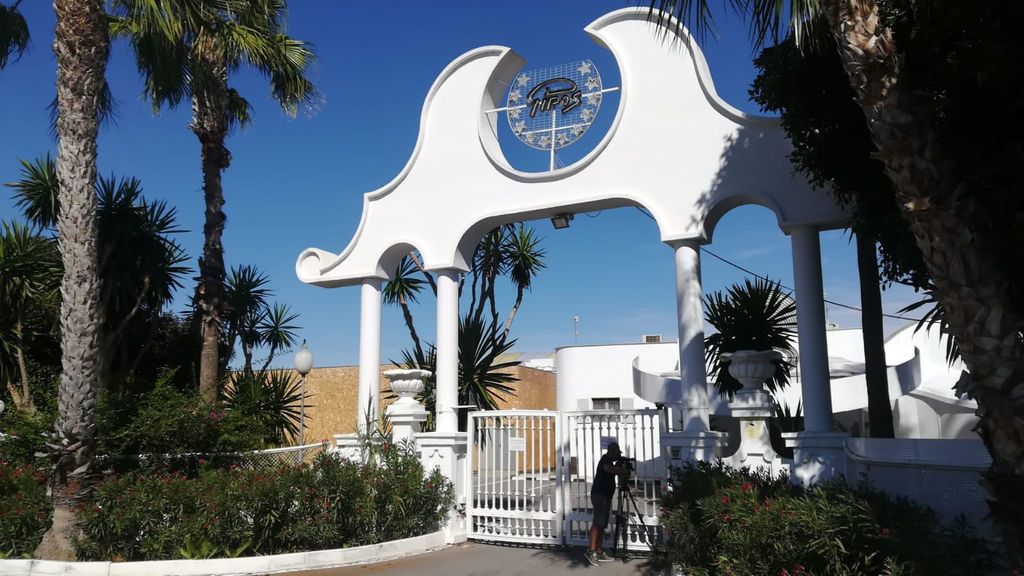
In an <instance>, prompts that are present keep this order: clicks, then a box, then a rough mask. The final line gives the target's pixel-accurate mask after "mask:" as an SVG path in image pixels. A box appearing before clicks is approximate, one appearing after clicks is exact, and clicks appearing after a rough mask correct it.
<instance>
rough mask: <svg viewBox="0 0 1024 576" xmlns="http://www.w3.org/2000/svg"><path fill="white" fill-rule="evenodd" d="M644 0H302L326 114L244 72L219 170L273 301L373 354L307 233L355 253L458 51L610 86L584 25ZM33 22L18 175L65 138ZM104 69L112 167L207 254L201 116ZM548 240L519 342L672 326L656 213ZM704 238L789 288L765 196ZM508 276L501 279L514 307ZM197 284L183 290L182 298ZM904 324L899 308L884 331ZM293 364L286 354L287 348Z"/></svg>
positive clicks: (45, 37)
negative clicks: (512, 59) (241, 114)
mask: <svg viewBox="0 0 1024 576" xmlns="http://www.w3.org/2000/svg"><path fill="white" fill-rule="evenodd" d="M634 4H635V1H633V0H631V1H623V0H591V1H588V2H579V1H577V2H543V1H539V0H522V1H520V2H516V3H510V2H484V1H478V0H462V1H453V0H443V1H442V0H435V1H431V2H414V1H412V0H405V1H400V2H393V3H388V9H387V11H382V10H381V9H379V8H377V7H376V6H378V4H376V3H372V2H328V1H326V0H292V2H291V7H290V14H289V33H290V34H291V35H292V36H294V37H296V38H300V39H303V40H306V41H309V42H312V43H313V44H314V45H315V46H316V49H317V51H318V54H319V62H318V64H317V66H316V69H315V70H314V72H313V78H314V80H315V81H316V83H317V84H318V86H319V88H320V90H321V91H322V93H323V95H324V99H323V102H322V104H321V106H320V107H319V109H318V110H317V111H316V112H315V114H312V115H305V116H299V117H298V118H294V119H292V118H288V117H286V116H285V115H283V114H282V113H281V112H280V110H279V109H278V108H277V107H276V105H275V104H274V103H273V102H272V101H271V100H270V98H269V94H268V89H267V86H266V83H265V82H264V81H263V79H262V78H261V77H260V76H258V75H256V74H253V73H245V72H243V73H241V74H239V75H238V76H237V77H236V78H235V79H234V80H233V84H234V85H235V87H237V88H238V89H239V91H240V92H242V94H243V95H245V96H246V97H247V98H248V99H249V101H250V102H251V103H252V104H253V105H254V108H255V121H254V123H253V125H252V126H251V127H249V128H248V129H246V130H243V131H239V132H236V133H235V134H233V135H232V136H231V137H230V138H229V141H228V147H229V149H230V150H231V152H232V156H233V160H232V164H231V167H230V168H229V169H228V171H227V172H226V173H225V175H224V193H225V197H226V199H227V204H226V205H225V211H226V213H227V215H228V224H227V231H226V233H225V237H224V245H225V248H226V258H227V261H228V263H229V264H231V265H234V264H255V265H257V266H259V267H260V268H261V269H263V270H265V271H266V272H267V273H268V274H269V275H270V276H271V279H272V287H273V288H274V289H275V290H276V292H277V299H278V300H280V301H283V302H286V303H288V304H290V305H291V306H292V307H293V308H294V310H295V311H297V312H299V313H300V314H301V317H300V321H299V324H300V325H301V326H302V327H303V330H302V331H301V333H302V336H303V337H304V338H306V339H308V340H309V343H310V347H311V349H312V350H313V353H314V357H315V359H316V364H317V365H320V366H325V365H338V364H352V363H355V362H356V360H357V358H358V322H359V320H358V317H359V295H358V292H359V291H358V289H356V288H345V289H336V290H324V289H321V288H315V287H310V286H305V285H303V284H301V283H300V282H299V281H298V280H297V279H296V278H295V274H294V263H295V258H296V256H297V255H298V253H299V252H300V251H301V250H302V249H303V248H305V247H307V246H316V247H320V248H324V249H326V250H330V251H340V250H341V249H342V248H343V247H344V246H345V245H346V244H347V243H348V241H349V239H350V238H351V236H352V234H353V233H354V232H355V229H356V226H357V224H358V222H359V217H360V211H361V202H362V198H361V197H362V194H363V193H364V192H366V191H370V190H374V189H376V188H378V187H379V186H381V185H382V184H385V183H386V182H388V181H390V180H391V179H392V177H393V176H394V175H395V174H397V173H398V172H399V171H400V170H401V168H402V167H403V166H404V165H405V163H406V161H407V159H408V157H409V154H410V152H411V151H412V148H413V145H414V143H415V140H416V135H417V130H418V124H419V115H420V109H421V106H422V100H423V97H424V96H425V94H426V92H427V90H428V88H429V87H430V85H431V83H432V82H433V81H434V78H435V77H436V76H437V74H438V73H439V72H440V71H441V70H442V69H443V68H444V67H445V65H447V64H448V63H449V62H450V61H451V60H452V59H454V58H455V57H457V56H458V55H459V54H462V53H463V52H466V51H468V50H470V49H473V48H475V47H478V46H481V45H487V44H501V45H505V46H510V47H512V48H514V49H515V50H516V51H517V52H518V53H519V54H521V55H522V56H523V57H525V58H526V60H527V65H526V67H527V68H538V67H546V66H551V65H556V64H559V63H563V62H567V61H572V60H579V59H584V58H590V59H592V60H593V61H594V62H595V63H596V64H597V66H598V67H599V69H600V71H601V74H602V76H603V78H604V81H605V85H606V86H613V85H618V84H617V83H618V71H617V70H616V69H615V65H614V60H613V59H612V58H611V55H610V54H609V53H607V52H606V51H605V50H604V49H602V48H600V47H598V46H597V45H595V44H594V43H593V42H591V40H590V39H589V38H588V37H587V36H586V34H585V33H584V32H583V30H582V29H583V27H584V26H585V25H586V24H588V23H590V22H591V21H593V20H594V19H595V18H597V17H598V16H600V15H601V14H604V13H606V12H608V11H611V10H614V9H617V8H621V7H624V6H630V5H634ZM21 8H22V11H23V13H24V14H25V16H26V18H27V19H28V21H29V24H30V27H31V31H32V38H33V42H32V49H31V52H30V53H29V54H27V55H26V56H25V57H24V58H22V60H21V61H19V62H17V63H15V64H13V65H10V66H9V67H8V68H7V69H6V70H4V71H3V72H0V133H2V134H3V136H4V137H3V138H0V182H11V181H13V180H16V179H17V177H18V170H19V164H18V159H19V158H32V157H35V156H38V155H42V154H45V153H47V152H51V153H53V152H54V151H55V143H54V141H53V140H52V138H51V137H50V134H49V120H48V112H47V110H46V105H47V103H49V102H50V100H51V99H52V98H53V94H54V92H53V91H54V80H55V76H56V69H55V64H54V58H53V53H52V51H51V49H50V44H51V42H52V37H53V25H54V21H53V20H54V17H53V9H52V7H51V3H50V2H48V1H46V0H27V1H26V2H24V3H23V4H22V6H21ZM702 45H703V48H704V51H705V54H706V56H707V59H708V62H709V65H710V68H711V73H712V76H713V77H714V81H715V84H716V87H717V89H718V92H719V94H720V95H721V96H722V97H723V98H724V99H725V100H727V101H728V102H730V103H731V104H732V105H733V106H735V107H737V108H739V109H741V110H744V111H747V112H754V113H756V112H758V109H757V106H756V105H755V104H753V103H751V102H749V100H748V98H747V88H748V86H749V84H750V82H751V80H752V79H753V78H754V76H755V71H754V68H753V66H752V64H751V61H752V57H753V55H754V53H753V51H752V49H751V46H750V44H749V42H748V39H747V34H746V29H745V28H744V24H743V22H742V21H741V20H740V19H739V18H738V17H737V16H735V15H734V14H731V13H725V12H723V13H722V14H720V15H719V37H718V38H717V39H713V38H709V39H706V40H704V42H703V43H702ZM107 76H108V79H109V81H110V83H111V87H112V89H113V92H114V95H115V97H116V98H117V100H118V103H119V104H118V113H117V120H116V124H114V125H111V126H108V127H106V128H105V129H104V130H103V133H102V134H101V137H100V148H99V150H100V155H99V166H100V170H101V171H102V172H103V173H105V174H109V173H114V174H117V175H123V176H135V177H138V178H140V179H141V180H142V182H143V185H144V187H145V191H146V195H147V196H148V197H151V198H163V199H166V200H167V201H168V202H169V203H170V204H172V205H174V206H176V207H177V208H178V210H179V218H180V223H181V224H182V227H183V228H185V229H186V230H188V231H189V232H187V233H186V234H183V235H182V236H181V241H182V244H183V245H184V246H185V248H186V250H187V251H188V252H189V254H190V255H191V256H192V257H193V267H194V262H195V260H194V258H195V257H197V256H198V255H199V253H200V249H201V246H202V234H201V230H202V214H203V204H202V180H201V173H200V163H199V144H198V142H197V141H196V138H195V136H194V135H193V134H192V133H191V132H190V131H189V130H188V128H187V126H188V120H189V110H188V108H187V107H183V108H181V109H180V110H173V111H164V112H162V113H161V114H159V115H155V114H153V113H152V111H151V109H150V107H149V106H148V105H147V104H146V103H144V102H142V101H141V99H140V97H139V94H140V92H141V84H140V82H139V80H138V77H137V74H136V71H135V65H134V62H133V61H132V58H131V56H130V54H129V53H128V51H127V49H126V46H125V45H124V44H123V43H119V44H116V45H115V47H114V49H113V51H112V56H111V59H110V63H109V65H108V70H107ZM616 104H617V101H616V99H615V98H608V99H607V100H606V101H605V103H604V105H603V108H602V113H601V114H600V119H601V120H602V121H603V122H604V123H603V124H602V123H601V122H599V123H598V125H597V126H595V128H594V129H593V130H591V132H590V133H588V134H587V136H586V137H585V138H584V139H583V141H581V142H580V144H578V145H576V146H575V147H572V148H568V149H566V150H565V151H564V154H563V155H562V156H561V157H560V160H561V161H562V162H564V163H569V162H572V161H573V160H574V159H575V158H578V157H579V156H581V155H582V154H583V153H585V152H586V151H587V149H588V146H589V145H590V144H592V143H593V142H595V141H596V140H598V139H599V138H600V136H601V135H602V134H603V129H604V128H605V127H606V126H607V121H608V120H609V119H610V118H611V116H612V115H613V109H614V106H615V105H616ZM503 144H504V150H505V153H506V155H507V156H509V158H510V160H511V161H512V162H513V164H515V165H516V166H518V167H520V168H522V169H528V170H541V169H544V168H545V167H546V162H547V159H546V157H545V155H544V154H543V153H538V152H536V151H533V150H531V149H529V148H526V147H525V146H523V145H521V144H518V143H516V142H514V141H507V142H503ZM18 217H19V214H18V213H17V211H16V210H15V209H14V208H13V205H12V203H11V201H10V194H9V191H6V190H0V218H2V219H4V220H9V219H17V218H18ZM534 225H535V226H536V228H537V229H538V231H539V233H540V235H541V236H542V237H543V238H544V243H543V246H544V248H545V250H546V251H547V255H548V256H547V264H548V268H547V269H546V270H545V271H544V272H543V273H542V274H541V275H540V277H539V278H538V279H537V281H536V284H535V287H534V290H533V292H532V293H531V294H529V295H528V296H527V298H526V301H525V303H524V306H523V308H522V310H521V311H520V314H519V315H518V316H517V318H516V321H515V327H514V330H513V333H514V334H515V335H516V336H518V338H519V343H518V346H517V349H518V350H520V351H524V352H544V351H550V350H553V349H554V348H555V347H556V346H563V345H567V344H572V342H573V331H572V330H573V326H572V317H573V316H574V315H578V316H579V317H580V342H581V343H588V344H596V343H608V342H624V341H636V340H638V339H639V338H640V336H641V335H642V334H662V335H664V337H665V338H666V339H674V338H675V320H674V318H675V295H674V280H673V265H672V252H671V250H670V249H669V248H668V247H667V246H665V245H664V244H662V243H661V242H660V241H659V240H658V233H657V228H656V226H655V224H654V223H653V222H652V221H650V220H649V219H648V218H647V217H646V216H644V215H643V214H641V213H640V212H638V211H636V210H633V209H620V210H612V211H605V212H602V213H600V214H592V215H589V216H588V215H583V214H580V215H578V216H577V217H576V219H575V221H574V222H573V225H572V227H571V228H569V229H567V230H560V231H555V230H553V229H552V227H551V225H550V223H549V222H546V221H544V222H536V223H534ZM714 240H715V241H714V244H712V245H710V246H709V248H710V249H711V250H713V251H715V252H716V253H718V254H720V255H722V256H723V257H725V258H728V259H730V260H732V261H734V262H736V263H737V264H740V265H742V266H744V267H746V268H748V269H751V270H753V271H755V272H758V273H760V274H764V275H767V276H770V277H772V278H777V279H780V280H781V281H782V282H783V283H784V284H788V285H790V286H792V265H791V261H790V248H789V241H788V238H787V237H786V236H784V235H783V234H782V232H781V231H780V230H779V229H778V226H777V224H776V221H775V218H774V216H773V215H772V214H771V213H770V212H769V211H768V210H766V209H764V208H760V207H741V208H738V209H736V210H734V211H732V212H730V213H729V214H728V215H726V217H725V218H724V219H723V220H722V221H721V223H720V224H719V225H718V227H717V229H716V231H715V238H714ZM822 264H823V270H824V283H825V291H826V294H827V297H828V298H829V299H831V300H835V301H838V302H843V303H847V304H851V305H855V306H857V305H859V303H860V299H859V292H858V287H857V275H856V259H855V254H854V250H853V246H852V245H851V244H850V242H849V240H848V237H847V236H846V235H845V234H844V233H843V232H841V231H835V232H827V233H824V234H823V235H822ZM743 277H744V274H743V273H742V272H740V271H738V270H735V269H733V268H731V267H729V266H727V265H726V264H723V263H721V262H719V261H717V260H714V259H712V258H709V257H705V258H704V260H703V281H704V289H705V292H709V291H713V290H718V289H722V288H724V287H725V286H727V285H729V284H731V283H733V282H738V281H741V280H742V279H743ZM513 296H514V295H512V294H511V293H510V292H508V291H505V292H499V298H502V299H503V300H502V301H503V302H504V303H505V305H506V306H509V305H511V303H512V297H513ZM186 299H187V294H185V293H182V294H180V295H179V298H178V304H177V308H179V309H180V308H181V306H183V305H184V302H185V301H186ZM883 299H884V300H883V301H884V306H885V309H886V311H887V312H895V311H897V310H898V309H899V308H900V307H902V306H903V305H905V304H907V303H909V302H912V301H914V300H915V296H914V294H913V293H912V292H911V291H909V290H906V289H897V288H893V289H891V290H889V291H887V292H885V293H883ZM433 304H434V303H433V298H432V296H430V295H429V294H426V295H424V298H423V299H422V302H421V304H420V305H419V306H418V307H416V308H415V309H414V315H415V318H416V322H417V328H418V330H419V332H420V333H421V334H422V335H425V336H427V338H428V339H430V340H432V335H433V331H434V309H433ZM828 315H829V319H830V320H831V321H832V322H835V323H837V324H839V325H840V326H841V327H854V326H858V325H859V316H858V313H856V312H853V311H849V310H843V309H841V308H837V307H834V306H830V307H829V309H828ZM901 324H902V322H901V321H898V320H888V321H887V322H886V328H887V331H891V330H892V329H894V328H896V327H897V326H899V325H901ZM406 346H408V334H407V332H406V330H405V327H404V324H403V322H402V316H401V313H400V311H399V310H397V309H387V310H385V312H384V319H383V344H382V357H383V358H384V359H385V360H386V359H388V358H397V357H398V356H399V354H400V351H401V349H402V348H404V347H406ZM283 362H284V363H288V362H290V359H289V358H285V359H283Z"/></svg>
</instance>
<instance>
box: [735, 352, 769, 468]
mask: <svg viewBox="0 0 1024 576" xmlns="http://www.w3.org/2000/svg"><path fill="white" fill-rule="evenodd" d="M727 358H729V374H730V375H731V376H732V377H733V378H735V379H737V380H739V381H740V382H741V383H742V384H743V388H742V389H741V390H740V391H738V392H736V394H735V395H734V396H733V399H732V401H731V402H729V409H730V410H731V411H732V415H733V417H734V418H737V419H739V421H740V445H739V448H737V449H736V452H735V453H733V454H732V455H731V456H729V457H728V458H725V462H726V463H727V464H729V465H730V466H733V467H736V468H742V467H744V466H746V467H749V468H751V469H756V468H761V467H768V468H770V469H771V470H772V472H773V473H774V472H776V471H777V470H778V469H781V468H782V461H781V459H780V458H779V455H778V454H776V452H775V449H774V448H772V443H771V438H770V436H769V434H768V419H769V418H771V417H772V416H774V413H775V403H774V402H773V401H772V397H771V396H770V395H769V394H768V393H767V392H765V391H764V388H763V385H764V383H765V381H766V380H768V379H769V378H771V377H772V375H773V374H774V373H775V369H776V365H775V362H776V361H778V360H779V359H781V358H782V354H780V353H779V352H777V351H775V350H763V351H753V350H740V351H738V352H734V353H732V354H729V355H728V356H727Z"/></svg>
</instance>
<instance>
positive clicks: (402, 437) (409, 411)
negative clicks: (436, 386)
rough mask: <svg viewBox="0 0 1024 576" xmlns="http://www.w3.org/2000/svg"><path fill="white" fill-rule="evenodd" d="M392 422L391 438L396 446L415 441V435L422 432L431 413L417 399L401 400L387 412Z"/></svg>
mask: <svg viewBox="0 0 1024 576" xmlns="http://www.w3.org/2000/svg"><path fill="white" fill-rule="evenodd" d="M386 412H387V416H388V421H389V422H391V438H392V439H393V440H394V441H395V443H396V444H398V443H401V442H406V441H413V435H414V434H416V433H418V432H419V431H420V425H421V424H423V423H424V422H426V421H427V418H428V417H429V416H430V412H427V410H426V408H424V407H423V405H422V404H420V403H419V402H417V401H416V399H415V398H411V397H406V398H401V399H399V400H398V401H397V402H395V403H394V404H392V405H390V406H388V409H387V410H386Z"/></svg>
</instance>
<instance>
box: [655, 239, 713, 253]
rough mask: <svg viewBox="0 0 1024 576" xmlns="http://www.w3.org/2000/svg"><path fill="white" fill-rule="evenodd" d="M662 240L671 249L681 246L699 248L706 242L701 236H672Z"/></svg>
mask: <svg viewBox="0 0 1024 576" xmlns="http://www.w3.org/2000/svg"><path fill="white" fill-rule="evenodd" d="M664 242H665V244H668V245H669V247H671V248H672V249H673V250H678V249H679V248H682V247H683V246H686V247H687V248H693V249H694V250H699V249H700V247H701V246H703V245H704V244H706V243H707V242H705V240H704V239H703V238H674V239H672V240H664Z"/></svg>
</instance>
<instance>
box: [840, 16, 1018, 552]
mask: <svg viewBox="0 0 1024 576" xmlns="http://www.w3.org/2000/svg"><path fill="white" fill-rule="evenodd" d="M825 12H826V15H827V16H828V18H829V24H830V26H831V28H832V30H833V33H834V34H835V37H836V40H837V42H838V45H839V49H840V50H839V52H840V56H841V58H842V60H843V66H844V68H845V69H846V72H847V74H848V76H849V77H850V83H851V85H852V86H853V89H854V91H855V93H856V95H857V101H858V104H859V105H860V107H861V109H862V110H863V112H864V115H865V118H866V120H867V125H868V128H869V130H870V131H871V135H872V138H873V139H874V141H875V145H876V146H877V147H878V150H879V153H878V157H879V159H880V160H881V161H882V162H883V163H884V165H885V169H886V173H887V175H888V176H889V178H890V179H891V180H892V182H893V184H894V188H895V192H896V196H897V200H898V202H899V204H900V207H901V210H902V213H903V216H904V217H905V218H906V219H907V221H908V223H909V224H910V230H911V232H912V233H913V234H914V237H915V240H916V242H917V245H918V247H920V249H921V253H922V255H923V257H924V261H925V263H926V264H927V266H928V271H929V272H930V273H931V276H932V280H933V281H934V283H935V287H936V288H935V294H936V297H937V298H938V300H939V302H941V304H942V306H943V309H944V311H945V313H946V317H947V320H948V322H949V326H950V330H951V331H952V333H953V335H954V336H955V337H956V338H957V341H958V343H959V345H960V350H961V357H962V358H963V360H964V363H965V364H966V365H967V367H968V369H969V370H970V373H971V379H972V383H973V389H972V392H973V394H974V397H975V399H976V400H977V402H978V407H979V411H978V412H979V414H980V424H979V432H980V435H981V438H982V440H983V441H984V442H985V446H986V447H987V448H988V451H989V454H990V455H991V457H992V466H991V468H990V469H989V471H988V472H987V473H986V475H985V480H986V482H985V484H986V487H987V489H988V490H989V494H990V496H991V498H992V500H991V506H992V508H993V513H994V517H995V518H996V519H997V521H998V522H999V525H1000V527H1001V528H1002V529H1003V530H1004V532H1005V540H1006V542H1007V543H1008V545H1009V547H1010V549H1011V553H1013V554H1014V555H1016V556H1017V557H1018V558H1020V557H1021V551H1022V550H1024V406H1022V405H1024V400H1022V398H1024V356H1022V354H1024V351H1022V348H1024V346H1021V345H1020V339H1021V335H1020V332H1021V329H1022V326H1024V317H1022V316H1021V310H1020V309H1019V306H1020V305H1019V304H1018V303H1017V302H1016V301H1015V299H1014V293H1013V285H1012V282H1011V279H1010V278H1009V277H1008V276H1007V274H1006V273H1005V271H1004V270H1003V269H1002V268H1001V267H1000V266H998V265H997V264H996V263H995V262H994V259H993V258H991V257H990V256H989V254H988V252H987V251H986V250H985V247H984V246H983V245H981V240H980V239H979V238H978V236H977V235H976V234H974V233H973V231H972V230H971V228H970V225H969V223H968V222H969V215H971V214H972V212H973V208H974V206H973V202H972V201H971V199H970V198H969V197H966V196H964V195H963V194H961V193H960V190H959V188H958V187H957V184H958V182H957V181H956V180H955V179H954V178H953V176H952V174H951V173H950V172H949V168H948V164H947V163H945V162H943V158H942V156H941V152H940V151H939V146H938V142H937V138H936V135H935V132H934V130H933V128H932V126H931V123H930V120H931V119H930V118H928V117H927V111H928V107H927V106H925V105H923V104H922V103H921V102H920V101H918V100H917V98H916V97H915V95H914V94H912V93H909V92H908V91H906V90H903V89H902V87H901V86H900V84H899V79H900V66H899V58H898V55H897V53H896V48H895V44H894V42H893V39H892V31H891V30H889V29H887V28H885V27H884V26H883V25H882V24H881V22H880V21H879V12H878V7H877V6H876V4H875V2H874V0H829V2H827V3H826V4H825Z"/></svg>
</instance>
